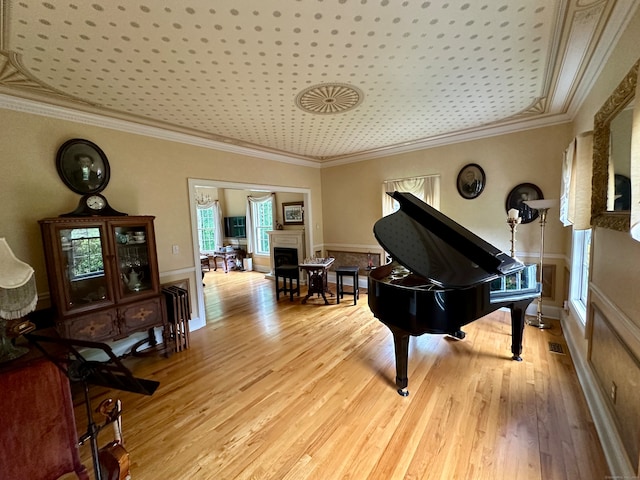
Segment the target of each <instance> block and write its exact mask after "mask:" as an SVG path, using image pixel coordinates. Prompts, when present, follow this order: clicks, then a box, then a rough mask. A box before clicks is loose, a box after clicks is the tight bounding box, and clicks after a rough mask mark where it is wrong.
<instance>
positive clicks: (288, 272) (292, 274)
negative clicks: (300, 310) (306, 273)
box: [274, 265, 300, 302]
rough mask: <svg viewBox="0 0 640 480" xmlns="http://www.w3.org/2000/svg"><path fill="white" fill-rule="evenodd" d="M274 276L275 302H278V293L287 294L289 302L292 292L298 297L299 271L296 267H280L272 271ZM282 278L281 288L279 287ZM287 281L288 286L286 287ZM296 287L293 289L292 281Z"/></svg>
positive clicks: (291, 299)
mask: <svg viewBox="0 0 640 480" xmlns="http://www.w3.org/2000/svg"><path fill="white" fill-rule="evenodd" d="M274 272H275V274H276V300H280V292H283V293H284V294H287V293H289V300H290V301H291V302H292V301H293V294H294V292H295V293H297V294H298V296H300V271H299V270H298V266H297V265H280V266H278V267H276V268H275V270H274ZM281 278H282V287H280V279H281ZM287 280H289V286H288V287H287ZM294 280H295V282H296V286H295V288H294V286H293V281H294Z"/></svg>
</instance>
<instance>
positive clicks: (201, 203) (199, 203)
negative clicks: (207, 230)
mask: <svg viewBox="0 0 640 480" xmlns="http://www.w3.org/2000/svg"><path fill="white" fill-rule="evenodd" d="M196 208H197V209H200V210H206V209H207V208H211V209H213V225H214V227H215V229H216V234H215V236H214V242H215V246H216V251H219V250H222V244H223V239H224V225H223V224H222V209H221V208H220V202H219V201H218V200H211V199H210V198H207V197H206V196H205V198H204V199H203V200H196Z"/></svg>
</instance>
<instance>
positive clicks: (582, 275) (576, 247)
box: [569, 230, 591, 323]
mask: <svg viewBox="0 0 640 480" xmlns="http://www.w3.org/2000/svg"><path fill="white" fill-rule="evenodd" d="M572 251H573V254H572V268H571V271H572V275H571V291H570V294H569V297H570V298H569V301H570V304H571V306H572V307H573V309H574V311H575V313H576V315H577V317H578V318H580V320H581V321H582V323H585V322H586V317H587V294H588V292H589V258H590V253H591V230H574V231H573V249H572Z"/></svg>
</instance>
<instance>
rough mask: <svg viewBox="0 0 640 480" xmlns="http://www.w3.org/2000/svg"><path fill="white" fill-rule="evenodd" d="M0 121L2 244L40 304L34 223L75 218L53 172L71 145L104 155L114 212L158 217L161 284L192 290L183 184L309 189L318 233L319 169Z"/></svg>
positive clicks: (12, 114) (52, 122) (37, 120)
mask: <svg viewBox="0 0 640 480" xmlns="http://www.w3.org/2000/svg"><path fill="white" fill-rule="evenodd" d="M0 120H1V124H2V129H0V151H1V152H2V154H1V155H0V172H1V173H0V205H2V208H1V209H0V237H6V238H7V241H8V242H9V245H11V247H12V249H13V250H14V252H15V254H16V255H17V256H18V258H20V259H22V260H24V261H26V262H27V263H29V264H30V265H32V266H33V267H34V268H35V270H36V282H37V286H38V291H39V292H40V293H41V296H42V294H43V293H46V292H47V291H48V286H47V279H46V272H45V265H44V254H43V248H42V242H41V239H40V232H39V227H38V220H39V219H41V218H44V217H51V216H58V215H59V214H61V213H65V212H70V211H72V210H73V209H74V208H75V207H76V206H77V204H78V200H79V198H80V196H79V195H78V194H75V193H73V192H72V191H70V190H69V189H68V188H67V187H66V186H65V185H64V184H63V183H62V180H61V179H60V177H59V176H58V174H57V171H56V165H55V157H56V152H57V150H58V148H59V147H60V145H62V143H63V142H65V141H66V140H68V139H70V138H84V139H87V140H90V141H92V142H94V143H96V144H97V145H98V146H100V147H101V148H102V150H103V151H104V152H105V154H106V156H107V158H108V160H109V164H110V166H111V180H110V182H109V185H108V187H107V188H106V189H105V190H104V192H103V194H104V195H105V196H106V197H107V199H108V200H109V202H110V204H111V206H112V207H114V208H115V209H116V210H120V211H123V212H126V213H129V214H131V215H134V214H145V215H154V216H155V217H156V222H155V227H156V237H157V244H158V261H159V269H160V273H161V276H162V277H163V278H162V279H161V280H163V281H165V280H174V279H175V277H178V278H184V277H187V278H190V280H191V282H192V285H193V282H194V281H195V275H194V273H193V271H192V270H193V268H194V252H193V248H192V238H191V218H190V204H189V195H188V193H189V192H188V181H187V179H188V178H198V179H208V180H224V181H228V182H238V183H243V184H256V185H282V186H288V187H296V188H305V189H310V191H311V199H312V204H313V217H314V219H315V220H316V221H317V222H318V223H319V224H320V225H322V210H321V206H322V201H321V195H322V191H321V188H320V171H319V169H317V168H311V167H302V166H295V165H291V164H285V163H280V162H274V161H268V160H261V159H258V158H253V157H248V156H242V155H237V154H232V153H226V152H222V151H217V150H212V149H206V148H202V147H196V146H191V145H186V144H181V143H176V142H169V141H165V140H159V139H156V138H151V137H145V136H140V135H134V134H129V133H124V132H120V131H115V130H110V129H106V128H100V127H94V126H90V125H86V124H81V123H75V122H69V121H63V120H56V119H51V118H47V117H43V116H39V115H32V114H27V113H21V112H16V111H11V110H0ZM314 240H315V241H316V242H322V229H318V230H317V231H316V232H314ZM172 245H179V247H180V253H179V254H178V255H174V254H172ZM185 272H188V273H185ZM44 297H45V298H46V295H44ZM194 304H195V302H194ZM196 314H197V312H196Z"/></svg>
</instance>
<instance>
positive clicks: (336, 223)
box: [322, 124, 572, 306]
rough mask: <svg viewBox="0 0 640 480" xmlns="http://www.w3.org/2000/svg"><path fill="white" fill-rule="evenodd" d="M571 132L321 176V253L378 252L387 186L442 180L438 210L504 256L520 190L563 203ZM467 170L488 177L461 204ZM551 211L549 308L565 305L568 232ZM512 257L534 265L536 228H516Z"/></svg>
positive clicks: (553, 130) (471, 145) (447, 149)
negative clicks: (510, 212) (510, 206)
mask: <svg viewBox="0 0 640 480" xmlns="http://www.w3.org/2000/svg"><path fill="white" fill-rule="evenodd" d="M571 133H572V130H571V125H570V124H562V125H557V126H553V127H546V128H538V129H532V130H528V131H524V132H519V133H512V134H508V135H501V136H496V137H490V138H485V139H482V140H473V141H468V142H463V143H457V144H453V145H447V146H442V147H437V148H431V149H427V150H421V151H418V152H411V153H405V154H402V155H396V156H393V157H385V158H379V159H373V160H369V161H363V162H359V163H356V164H349V165H343V166H337V167H332V168H325V169H322V187H323V203H322V210H323V215H324V219H325V223H326V226H325V230H324V239H325V246H330V247H332V248H335V249H338V250H340V249H342V248H348V247H345V245H348V244H353V245H356V246H359V247H361V248H360V249H358V248H351V250H354V251H361V250H362V249H365V248H369V247H370V246H372V247H375V246H377V245H378V244H377V242H376V240H375V238H374V236H373V225H374V223H375V222H376V221H377V220H378V219H379V218H380V217H381V216H382V200H381V196H382V183H383V181H385V180H392V179H397V178H405V177H414V176H422V175H433V174H439V175H440V176H441V178H440V181H441V199H440V210H441V211H442V212H443V213H444V214H445V215H447V216H449V217H451V218H452V219H454V220H455V221H457V222H458V223H460V224H461V225H463V226H464V227H466V228H468V229H469V230H471V231H472V232H474V233H475V234H477V235H479V236H480V237H482V238H484V239H485V240H487V241H488V242H490V243H492V244H494V245H495V246H496V247H498V248H500V249H502V250H503V251H505V252H509V251H510V248H511V244H510V238H511V237H510V230H509V227H508V226H507V223H506V218H507V213H506V209H505V203H506V198H507V196H508V194H509V192H510V191H511V189H512V188H513V187H515V186H516V185H518V184H520V183H526V182H529V183H534V184H536V185H537V186H538V187H540V189H541V190H542V192H543V194H544V196H545V198H556V199H557V198H559V197H560V175H561V162H562V154H563V152H564V150H565V148H566V147H567V145H568V143H569V141H570V139H571ZM468 163H477V164H479V165H480V166H481V167H482V168H483V170H484V172H485V174H486V177H487V182H486V187H485V189H484V191H483V192H482V194H481V195H480V196H479V197H477V198H476V199H473V200H466V199H464V198H463V197H461V196H460V194H459V193H458V191H457V188H456V179H457V176H458V173H459V171H460V169H461V168H462V167H463V166H464V165H466V164H468ZM558 216H559V210H558V208H555V209H553V210H551V211H550V213H549V217H548V224H547V227H546V231H545V264H556V265H557V266H556V294H555V300H554V302H552V304H554V305H556V306H558V305H562V300H563V298H562V285H563V281H564V278H563V266H564V257H565V254H566V252H565V247H566V240H565V237H566V235H567V232H568V231H567V229H566V228H564V227H562V225H561V223H560V221H559V220H558ZM516 240H517V243H516V251H517V252H522V253H523V255H521V257H522V260H525V261H528V262H533V263H536V262H537V261H538V255H539V253H538V252H539V251H540V250H539V249H540V223H539V221H538V220H535V221H534V222H531V223H528V224H525V225H520V226H518V229H517V236H516Z"/></svg>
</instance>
